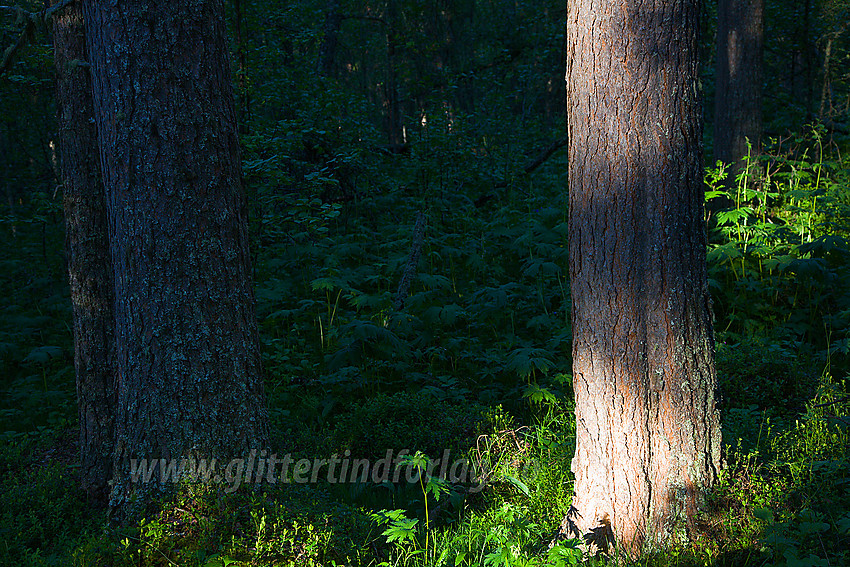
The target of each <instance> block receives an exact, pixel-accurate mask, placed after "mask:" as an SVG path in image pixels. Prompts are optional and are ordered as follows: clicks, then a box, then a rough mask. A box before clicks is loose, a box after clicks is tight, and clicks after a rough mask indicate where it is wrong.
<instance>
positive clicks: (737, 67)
mask: <svg viewBox="0 0 850 567" xmlns="http://www.w3.org/2000/svg"><path fill="white" fill-rule="evenodd" d="M763 44H764V0H719V2H718V4H717V64H716V70H715V78H716V92H715V96H714V157H715V159H717V160H720V161H722V162H724V163H727V164H737V163H738V162H739V161H740V160H741V159H743V158H745V157H746V156H747V153H748V149H747V140H749V142H750V144H751V145H752V147H753V155H756V154H758V152H759V147H760V140H761V128H762V119H761V109H762V105H761V91H762V47H763ZM738 170H740V167H738V166H735V167H733V168H732V173H733V175H734V174H735V173H736V172H737V171H738Z"/></svg>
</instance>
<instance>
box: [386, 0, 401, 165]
mask: <svg viewBox="0 0 850 567" xmlns="http://www.w3.org/2000/svg"><path fill="white" fill-rule="evenodd" d="M396 1H397V0H387V13H386V21H387V26H386V27H387V69H386V75H385V77H386V82H385V83H384V101H385V102H384V104H385V105H386V109H387V110H386V117H385V121H386V128H387V142H388V143H389V147H390V148H400V147H402V146H404V144H405V142H406V140H405V135H404V124H403V122H402V116H401V102H400V101H399V93H398V75H397V69H396V66H397V64H398V62H397V55H396V50H397V48H398V30H397V29H396V27H397V26H398V25H399V22H398V7H397V6H396Z"/></svg>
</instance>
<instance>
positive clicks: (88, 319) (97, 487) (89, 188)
mask: <svg viewBox="0 0 850 567" xmlns="http://www.w3.org/2000/svg"><path fill="white" fill-rule="evenodd" d="M53 52H54V59H55V66H56V105H57V108H58V123H59V149H60V156H61V162H62V165H61V171H62V184H63V194H64V200H65V247H66V249H67V250H66V251H67V254H68V275H69V279H70V284H71V301H72V303H73V307H74V366H75V368H76V373H77V402H78V406H79V416H80V457H81V465H82V467H81V469H80V477H81V481H82V487H83V489H84V490H85V491H86V492H87V493H88V494H89V496H90V497H91V498H92V499H93V500H95V501H97V502H100V503H104V504H105V503H106V498H107V496H108V494H109V486H108V482H109V480H110V479H111V478H112V452H113V447H114V437H113V435H114V432H113V422H114V411H115V358H114V333H113V318H112V316H113V314H112V302H113V290H112V265H111V262H110V258H109V234H108V228H107V216H106V203H105V201H104V194H103V182H102V180H101V177H100V167H99V164H98V146H97V129H96V128H95V125H94V122H93V121H92V117H93V115H94V106H93V104H92V94H91V80H90V75H89V70H88V68H87V65H88V63H87V60H88V59H87V57H86V37H85V26H84V24H83V15H82V10H81V8H80V5H79V4H78V3H71V4H69V5H68V6H67V7H65V8H63V9H62V10H61V11H60V12H59V13H58V14H57V15H56V17H55V18H54V21H53Z"/></svg>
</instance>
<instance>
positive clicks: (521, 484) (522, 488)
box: [505, 474, 531, 496]
mask: <svg viewBox="0 0 850 567" xmlns="http://www.w3.org/2000/svg"><path fill="white" fill-rule="evenodd" d="M505 480H507V481H508V482H509V483H511V484H513V485H514V486H515V487H516V488H517V490H519V491H520V492H522V493H523V494H525V495H526V496H531V490H529V489H528V486H526V484H525V483H524V482H522V481H521V480H520V479H518V478H516V477H515V476H511V475H509V474H506V475H505Z"/></svg>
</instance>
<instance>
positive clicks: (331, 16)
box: [319, 0, 342, 77]
mask: <svg viewBox="0 0 850 567" xmlns="http://www.w3.org/2000/svg"><path fill="white" fill-rule="evenodd" d="M341 26H342V13H341V12H340V11H339V0H328V2H327V6H326V7H325V26H324V29H323V30H322V43H321V45H320V46H319V73H320V74H321V75H322V76H323V77H332V76H334V62H335V61H336V48H337V44H338V43H339V30H340V27H341Z"/></svg>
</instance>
